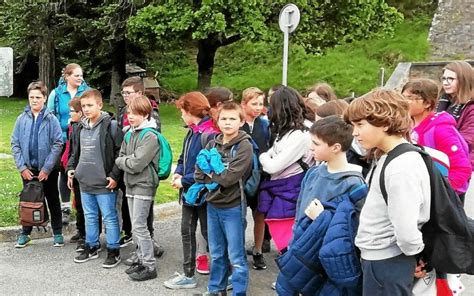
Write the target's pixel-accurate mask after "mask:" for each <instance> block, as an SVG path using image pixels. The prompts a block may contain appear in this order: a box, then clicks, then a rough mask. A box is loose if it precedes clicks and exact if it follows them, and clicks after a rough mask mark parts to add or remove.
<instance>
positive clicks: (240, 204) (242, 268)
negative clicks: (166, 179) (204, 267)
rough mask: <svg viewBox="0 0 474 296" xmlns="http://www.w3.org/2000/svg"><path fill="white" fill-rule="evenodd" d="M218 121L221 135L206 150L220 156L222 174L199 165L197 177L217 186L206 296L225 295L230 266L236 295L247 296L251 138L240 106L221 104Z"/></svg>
mask: <svg viewBox="0 0 474 296" xmlns="http://www.w3.org/2000/svg"><path fill="white" fill-rule="evenodd" d="M217 118H218V120H217V122H218V125H219V128H220V130H221V131H222V134H220V135H218V136H217V137H216V138H215V140H213V141H211V142H210V143H209V144H208V145H207V146H206V149H207V150H211V151H216V152H217V153H218V154H219V155H220V156H221V160H222V163H221V164H223V165H224V166H223V170H222V172H220V173H217V172H214V173H213V172H208V173H204V171H203V168H200V167H199V165H198V166H197V168H196V172H195V175H194V176H195V179H196V182H198V183H205V184H206V185H210V184H211V183H214V184H213V185H214V186H217V188H216V189H214V190H211V191H209V193H208V194H207V197H206V201H207V225H208V242H209V251H210V253H211V256H212V257H211V258H212V262H211V272H210V276H209V282H208V292H206V293H205V295H225V294H226V288H227V281H228V279H229V275H230V271H229V265H230V266H231V267H232V274H231V275H232V276H231V282H232V287H233V295H246V293H247V288H248V276H249V271H248V266H247V257H246V254H245V226H246V224H247V221H246V208H247V205H246V201H245V193H244V188H243V186H244V185H243V183H244V181H245V180H247V178H248V177H249V176H250V173H251V170H252V158H253V148H252V144H251V142H250V139H251V138H250V136H249V135H248V134H247V133H246V132H244V131H240V130H239V129H240V127H241V126H242V125H243V124H244V114H243V112H242V108H241V107H240V106H239V105H238V104H236V103H234V102H226V103H224V104H222V106H221V108H220V110H219V114H218V117H217ZM216 162H218V161H217V160H216Z"/></svg>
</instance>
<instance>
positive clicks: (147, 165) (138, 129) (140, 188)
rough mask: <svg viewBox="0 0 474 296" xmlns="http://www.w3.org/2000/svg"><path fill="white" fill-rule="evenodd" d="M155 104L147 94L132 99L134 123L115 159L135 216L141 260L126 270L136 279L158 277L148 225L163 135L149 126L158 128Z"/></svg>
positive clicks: (130, 115) (130, 118) (135, 236)
mask: <svg viewBox="0 0 474 296" xmlns="http://www.w3.org/2000/svg"><path fill="white" fill-rule="evenodd" d="M151 110H152V107H151V104H150V102H149V101H148V99H147V98H146V97H145V96H141V97H138V98H135V99H134V100H132V101H131V102H130V103H129V104H128V107H127V115H128V121H129V123H130V130H129V131H128V132H127V133H130V136H128V135H127V134H126V135H125V137H126V138H127V137H129V139H128V140H127V141H123V143H122V148H121V149H120V155H119V157H118V158H117V159H116V160H115V163H116V165H117V166H118V168H119V169H121V170H123V171H124V177H123V179H124V183H125V186H126V187H127V199H128V208H129V211H130V218H131V220H132V233H133V241H134V242H135V244H136V245H137V248H136V253H137V256H138V262H136V263H134V264H132V265H131V266H130V267H129V268H128V269H127V270H126V271H125V272H126V273H127V274H128V276H129V277H130V278H131V279H132V280H135V281H145V280H149V279H154V278H156V276H157V274H156V268H155V257H154V255H153V242H152V239H151V235H150V231H149V230H148V228H147V217H148V214H149V212H150V207H151V206H152V200H153V199H154V197H155V194H156V190H157V188H158V185H159V179H158V172H157V170H156V167H157V165H158V161H159V150H160V149H161V147H160V145H159V139H158V137H157V135H156V134H155V133H153V132H151V131H148V132H146V131H144V130H145V129H153V130H155V129H156V123H155V122H154V121H150V120H149V115H150V113H151Z"/></svg>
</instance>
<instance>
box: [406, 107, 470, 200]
mask: <svg viewBox="0 0 474 296" xmlns="http://www.w3.org/2000/svg"><path fill="white" fill-rule="evenodd" d="M413 138H414V140H415V141H416V142H417V143H418V144H419V145H422V146H427V147H430V148H433V149H436V150H439V151H441V152H443V153H445V154H446V155H447V156H448V158H449V165H450V167H449V171H448V180H449V183H450V184H451V186H453V188H454V190H456V192H458V193H464V192H466V191H467V187H468V186H469V179H470V178H471V172H472V168H471V162H470V160H469V148H468V145H467V143H466V142H465V141H464V139H463V137H462V136H461V134H460V133H459V132H458V130H457V129H456V121H455V120H454V118H453V117H452V116H451V115H450V114H448V113H446V112H440V113H434V112H433V113H431V114H430V115H428V116H427V117H426V118H425V119H423V120H422V121H421V122H420V124H418V126H416V127H415V128H414V129H413Z"/></svg>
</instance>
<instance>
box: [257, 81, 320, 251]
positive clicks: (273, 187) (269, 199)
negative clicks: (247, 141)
mask: <svg viewBox="0 0 474 296" xmlns="http://www.w3.org/2000/svg"><path fill="white" fill-rule="evenodd" d="M270 108H271V110H272V112H271V115H270V127H271V134H272V138H275V139H274V140H273V144H272V145H271V147H270V149H269V150H268V151H267V152H265V153H262V154H261V155H260V157H259V160H260V163H261V164H262V168H263V171H264V172H266V173H268V174H269V175H270V180H267V181H263V182H262V183H261V185H260V189H261V192H260V195H259V197H258V208H257V209H258V211H259V212H260V213H262V214H263V215H264V216H265V218H266V221H267V223H269V224H268V226H269V228H270V233H271V234H272V237H273V239H274V241H275V244H276V245H277V248H278V249H279V251H284V249H286V247H287V245H288V242H289V240H290V238H291V233H292V227H293V222H294V218H295V210H296V200H297V199H298V194H299V191H300V184H301V180H302V179H303V177H304V174H305V171H306V170H307V169H308V167H309V166H310V165H312V164H313V159H312V156H311V151H310V146H311V136H310V134H309V131H308V128H307V127H306V126H305V118H304V114H305V106H304V103H303V99H302V98H301V96H300V94H299V93H298V92H297V91H295V90H294V89H292V88H290V87H286V86H282V87H280V88H279V89H278V90H276V91H275V92H274V93H273V95H272V98H271V100H270Z"/></svg>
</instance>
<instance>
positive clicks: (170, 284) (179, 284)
mask: <svg viewBox="0 0 474 296" xmlns="http://www.w3.org/2000/svg"><path fill="white" fill-rule="evenodd" d="M163 285H164V286H165V287H166V288H168V289H173V290H178V289H194V288H196V287H197V281H196V278H195V277H187V276H185V275H184V274H179V273H178V272H175V274H174V277H173V278H171V279H169V280H167V281H166V282H164V283H163Z"/></svg>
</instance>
